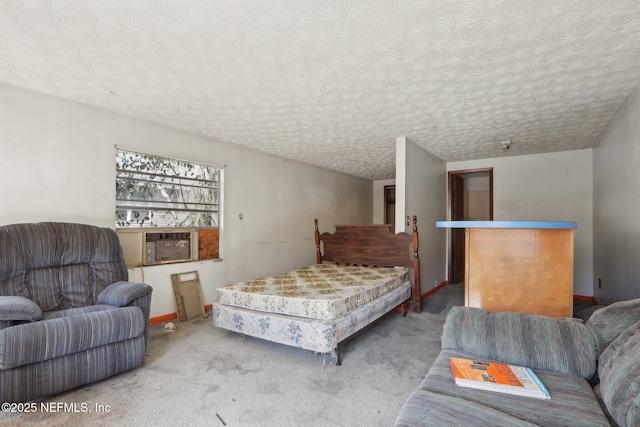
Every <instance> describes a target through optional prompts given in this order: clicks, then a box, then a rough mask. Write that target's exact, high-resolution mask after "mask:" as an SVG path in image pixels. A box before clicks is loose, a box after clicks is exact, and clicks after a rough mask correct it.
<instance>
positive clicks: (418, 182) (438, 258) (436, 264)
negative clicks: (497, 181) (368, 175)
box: [396, 137, 447, 293]
mask: <svg viewBox="0 0 640 427" xmlns="http://www.w3.org/2000/svg"><path fill="white" fill-rule="evenodd" d="M446 175H447V174H446V164H445V163H444V162H443V161H442V160H440V159H438V158H437V157H435V156H434V155H433V154H431V153H429V152H428V151H426V150H425V149H423V148H422V147H420V146H418V145H416V144H415V143H413V142H411V141H410V140H408V139H407V138H405V137H400V138H397V139H396V231H399V230H403V229H404V230H405V231H406V232H407V233H411V232H412V227H413V226H412V224H410V225H408V226H407V224H406V221H407V216H409V217H413V216H414V215H415V216H416V217H417V218H418V233H419V237H420V239H419V246H420V252H419V253H420V281H421V292H422V293H425V292H427V291H429V290H431V289H432V288H433V287H434V286H435V285H437V284H440V283H442V282H444V281H445V280H446V231H445V230H444V229H441V228H436V221H441V220H443V219H445V216H446V213H447V212H446ZM398 188H401V193H400V194H401V195H400V196H399V195H398Z"/></svg>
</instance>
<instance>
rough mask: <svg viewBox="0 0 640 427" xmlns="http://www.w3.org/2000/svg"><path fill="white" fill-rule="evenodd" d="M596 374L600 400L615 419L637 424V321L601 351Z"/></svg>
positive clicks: (639, 349)
mask: <svg viewBox="0 0 640 427" xmlns="http://www.w3.org/2000/svg"><path fill="white" fill-rule="evenodd" d="M598 375H599V376H600V395H601V398H602V401H603V402H604V405H605V407H606V408H607V411H609V414H610V415H611V417H612V418H613V419H614V420H615V421H616V423H617V424H618V425H620V426H629V427H631V426H638V425H640V321H638V322H636V323H634V324H633V325H631V326H629V327H628V328H627V329H626V330H625V331H624V332H622V333H621V334H620V335H619V336H618V337H617V338H616V339H615V340H613V342H612V343H611V344H609V346H608V347H607V348H606V349H605V350H604V351H603V352H602V356H600V365H599V367H598Z"/></svg>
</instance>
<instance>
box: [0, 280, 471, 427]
mask: <svg viewBox="0 0 640 427" xmlns="http://www.w3.org/2000/svg"><path fill="white" fill-rule="evenodd" d="M463 294H464V290H463V287H462V285H449V286H445V287H443V288H442V289H441V290H439V291H438V292H436V293H435V294H434V295H432V296H431V297H429V298H427V299H425V300H424V301H423V312H422V313H420V314H415V313H410V314H409V315H408V316H407V317H403V316H402V314H401V313H400V312H398V311H394V312H392V313H391V314H389V315H387V316H385V317H383V318H382V319H380V320H379V321H378V322H377V323H376V324H375V325H374V326H373V327H370V328H369V329H367V330H365V331H363V332H362V333H361V334H359V335H357V336H356V337H355V338H354V339H352V340H351V341H349V342H348V343H347V344H346V345H345V348H344V360H343V364H342V366H335V365H333V364H331V363H330V362H329V359H330V358H329V357H326V358H325V356H323V355H319V354H314V353H313V352H310V351H306V350H300V349H295V348H292V347H287V346H283V345H279V344H274V343H271V342H268V341H264V340H260V339H256V338H250V337H244V336H242V335H239V334H235V333H232V332H228V331H224V330H220V329H218V328H216V327H215V326H214V325H213V321H212V319H211V317H210V316H208V317H206V318H203V319H196V320H192V321H189V322H184V323H176V329H175V330H174V331H173V332H168V331H167V330H166V329H164V327H163V326H164V325H162V324H160V325H154V326H152V328H151V332H150V342H149V347H148V355H147V358H146V361H145V363H144V365H143V366H142V367H140V368H138V369H135V370H132V371H129V372H126V373H123V374H121V375H118V376H116V377H114V378H110V379H107V380H104V381H102V382H99V383H96V384H91V385H88V386H85V387H81V388H79V389H76V390H73V391H71V392H67V393H62V394H59V395H56V396H53V397H51V398H48V399H45V400H43V403H44V404H45V405H49V407H51V406H54V407H56V405H58V404H59V405H58V407H59V408H61V411H60V412H46V411H38V412H36V413H23V414H0V423H1V424H3V425H9V426H26V425H37V426H70V425H82V426H183V425H184V426H186V425H189V426H221V427H224V426H345V427H357V426H391V425H393V423H394V422H395V419H396V417H397V415H398V413H399V411H400V409H401V407H402V405H403V404H404V401H405V400H406V398H407V397H408V396H409V394H410V393H411V392H412V391H413V390H414V389H415V388H416V387H417V386H418V385H419V384H420V381H421V380H422V378H423V377H424V375H425V374H426V373H427V370H428V369H429V367H430V366H431V364H432V363H433V361H434V360H435V358H436V356H437V355H438V353H439V351H440V335H441V334H442V325H443V324H444V320H445V316H446V313H447V312H448V309H449V308H450V307H451V306H453V305H462V304H463V302H464V295H463ZM38 404H40V402H38ZM51 404H54V405H51ZM65 405H66V408H65ZM85 410H86V411H85Z"/></svg>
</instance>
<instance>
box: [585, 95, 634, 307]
mask: <svg viewBox="0 0 640 427" xmlns="http://www.w3.org/2000/svg"><path fill="white" fill-rule="evenodd" d="M593 199H594V209H593V224H594V225H593V227H594V238H593V248H594V257H593V259H594V278H595V286H594V293H595V296H596V298H597V299H598V300H599V301H600V302H601V303H606V304H608V303H611V302H615V301H621V300H626V299H633V298H640V222H638V218H639V214H638V212H640V88H639V89H636V91H635V92H634V93H633V94H632V95H631V96H630V97H629V99H628V100H627V102H626V103H625V105H624V106H623V107H622V108H621V109H620V111H618V114H617V115H616V116H615V118H614V119H613V120H612V121H611V123H610V124H609V126H608V128H607V129H606V131H605V132H604V133H603V134H602V137H601V139H600V141H599V142H598V145H597V146H596V148H595V149H594V150H593ZM598 279H600V280H601V284H602V288H599V287H598Z"/></svg>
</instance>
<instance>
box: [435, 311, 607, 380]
mask: <svg viewBox="0 0 640 427" xmlns="http://www.w3.org/2000/svg"><path fill="white" fill-rule="evenodd" d="M442 348H443V349H449V350H458V351H464V352H468V353H471V354H474V355H476V357H479V358H486V359H491V360H497V361H500V362H505V363H512V364H514V365H522V366H528V367H530V368H533V369H544V370H548V371H555V372H560V373H564V374H570V375H577V376H580V377H582V378H590V377H592V376H593V375H594V374H595V372H596V347H595V339H594V337H593V334H592V333H591V331H590V330H589V328H587V327H586V326H585V325H584V323H582V321H581V320H579V319H572V318H553V317H546V316H536V315H533V314H526V313H512V312H499V313H496V312H491V311H488V310H482V309H479V308H473V307H452V308H451V310H450V311H449V313H448V314H447V320H446V323H445V325H444V330H443V333H442Z"/></svg>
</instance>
